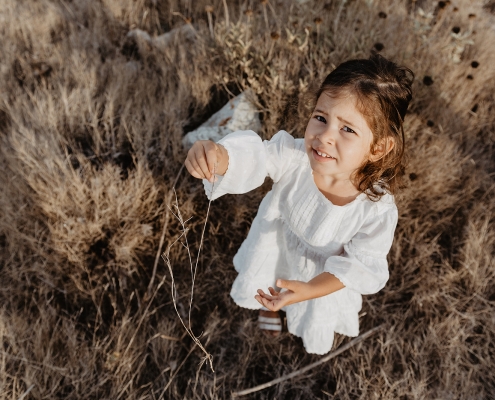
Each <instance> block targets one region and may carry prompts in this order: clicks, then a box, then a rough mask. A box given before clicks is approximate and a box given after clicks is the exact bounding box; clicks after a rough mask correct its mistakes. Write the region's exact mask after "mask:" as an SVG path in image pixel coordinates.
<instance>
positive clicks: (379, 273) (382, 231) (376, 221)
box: [324, 206, 398, 294]
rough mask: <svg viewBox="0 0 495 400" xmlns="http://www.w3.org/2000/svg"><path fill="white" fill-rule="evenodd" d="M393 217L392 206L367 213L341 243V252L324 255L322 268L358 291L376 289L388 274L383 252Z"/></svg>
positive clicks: (390, 235) (395, 216) (389, 238)
mask: <svg viewBox="0 0 495 400" xmlns="http://www.w3.org/2000/svg"><path fill="white" fill-rule="evenodd" d="M397 219H398V214H397V208H396V207H395V206H393V207H387V208H386V209H385V211H384V212H382V213H380V214H378V215H375V216H374V217H371V218H370V220H369V221H367V222H366V223H365V224H364V225H363V227H362V228H361V229H360V230H359V232H358V233H357V234H356V235H355V236H354V237H353V238H352V239H351V241H350V242H349V243H347V244H345V245H344V254H342V255H338V256H332V257H329V258H328V259H327V261H326V263H325V267H324V269H325V271H326V272H330V273H331V274H333V275H335V276H336V277H337V278H338V279H339V280H340V281H341V282H342V283H343V284H344V285H345V286H346V287H347V288H349V289H351V290H354V291H356V292H358V293H361V294H373V293H376V292H378V291H379V290H380V289H382V288H383V287H384V286H385V284H386V283H387V281H388V278H389V272H388V263H387V254H388V252H389V250H390V247H391V246H392V241H393V235H394V230H395V226H396V225H397Z"/></svg>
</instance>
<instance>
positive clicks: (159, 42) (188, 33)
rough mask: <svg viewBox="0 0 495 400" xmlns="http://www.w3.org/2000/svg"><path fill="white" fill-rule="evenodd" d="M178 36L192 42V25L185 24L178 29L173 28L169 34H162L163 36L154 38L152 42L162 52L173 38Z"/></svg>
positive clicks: (193, 33)
mask: <svg viewBox="0 0 495 400" xmlns="http://www.w3.org/2000/svg"><path fill="white" fill-rule="evenodd" d="M178 36H179V37H180V36H182V38H184V39H188V40H194V39H195V38H196V33H195V31H194V28H193V26H192V25H190V24H186V25H182V26H180V27H179V28H174V29H172V30H171V31H170V32H167V33H164V34H163V35H160V36H157V37H154V38H153V39H152V41H153V44H154V45H155V46H156V47H157V48H159V49H161V50H164V49H165V48H167V47H168V46H169V45H170V44H171V42H172V41H173V40H174V38H176V37H178Z"/></svg>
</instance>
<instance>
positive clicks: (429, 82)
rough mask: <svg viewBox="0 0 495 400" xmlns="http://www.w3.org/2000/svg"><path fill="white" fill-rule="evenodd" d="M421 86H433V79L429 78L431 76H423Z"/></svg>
mask: <svg viewBox="0 0 495 400" xmlns="http://www.w3.org/2000/svg"><path fill="white" fill-rule="evenodd" d="M423 84H424V85H426V86H431V85H433V79H432V78H431V76H428V75H425V76H424V77H423Z"/></svg>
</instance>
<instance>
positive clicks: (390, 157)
mask: <svg viewBox="0 0 495 400" xmlns="http://www.w3.org/2000/svg"><path fill="white" fill-rule="evenodd" d="M413 80H414V73H413V72H412V71H411V70H410V69H409V68H406V67H400V66H398V65H397V64H395V63H394V62H392V61H389V60H387V59H386V58H385V57H382V56H380V55H379V54H373V55H372V56H371V57H370V58H369V59H358V60H349V61H346V62H344V63H342V64H340V65H339V66H338V67H337V68H336V69H335V70H333V71H332V72H331V73H330V74H329V75H328V76H327V77H326V78H325V80H324V81H323V83H322V84H321V86H320V88H319V90H318V91H317V92H316V99H318V98H319V97H320V95H321V94H322V93H323V92H325V94H329V95H330V96H332V97H333V96H339V95H341V94H342V93H343V92H346V93H349V91H350V92H351V93H352V94H354V95H356V97H357V107H358V109H359V111H360V112H361V113H362V114H363V116H364V117H365V119H366V122H367V123H368V126H369V127H370V129H371V131H372V132H373V141H372V144H371V149H370V151H371V152H372V153H373V152H374V149H375V148H376V146H377V144H378V143H382V142H386V141H388V140H390V139H391V140H393V141H394V147H393V149H392V150H391V151H390V152H389V153H388V154H386V155H384V156H383V157H381V158H380V159H379V160H377V161H366V162H365V163H364V164H363V165H362V166H361V167H360V168H359V169H358V170H357V171H356V173H355V174H354V176H353V179H354V182H355V184H356V186H357V188H358V190H359V191H360V192H364V193H366V194H367V195H368V197H369V198H370V199H371V200H373V201H377V200H379V199H380V198H381V196H383V195H384V194H385V192H389V193H391V194H395V193H396V192H397V191H398V189H399V187H400V180H401V177H402V175H404V169H405V166H404V128H403V122H404V117H405V115H406V111H407V107H408V106H409V102H410V101H411V99H412V89H411V86H412V82H413Z"/></svg>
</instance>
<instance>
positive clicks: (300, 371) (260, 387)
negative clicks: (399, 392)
mask: <svg viewBox="0 0 495 400" xmlns="http://www.w3.org/2000/svg"><path fill="white" fill-rule="evenodd" d="M383 327H384V325H379V326H377V327H375V328H372V329H370V330H369V331H368V332H366V333H363V334H362V335H360V336H358V337H357V338H355V339H352V340H351V341H350V342H349V343H347V344H345V345H344V346H342V347H340V348H339V349H337V350H335V351H334V352H333V353H330V354H328V355H326V356H325V357H322V358H321V359H319V360H318V361H316V362H314V363H312V364H309V365H306V366H305V367H304V368H301V369H298V370H297V371H294V372H291V373H290V374H287V375H283V376H281V377H280V378H277V379H274V380H272V381H270V382H266V383H263V384H262V385H258V386H255V387H253V388H251V389H245V390H241V391H240V392H233V393H232V397H241V396H245V395H246V394H250V393H254V392H258V391H260V390H263V389H266V388H269V387H270V386H273V385H276V384H277V383H281V382H284V381H287V380H289V379H292V378H295V377H296V376H299V375H302V374H304V373H306V372H308V371H309V370H311V369H313V368H314V367H317V366H319V365H321V364H324V363H326V362H327V361H330V360H331V359H332V358H335V357H337V356H338V355H340V354H342V353H343V352H344V351H346V350H349V349H350V348H351V347H353V346H355V345H356V344H358V343H361V342H362V341H363V340H365V339H367V338H368V337H370V336H371V335H373V334H374V333H376V332H378V331H379V330H381V329H382V328H383Z"/></svg>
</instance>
